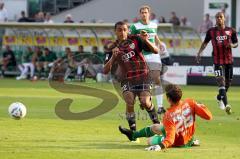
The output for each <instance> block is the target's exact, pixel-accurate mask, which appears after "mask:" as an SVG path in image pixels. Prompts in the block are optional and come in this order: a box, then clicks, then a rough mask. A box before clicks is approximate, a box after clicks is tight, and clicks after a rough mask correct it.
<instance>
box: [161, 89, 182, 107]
mask: <svg viewBox="0 0 240 159" xmlns="http://www.w3.org/2000/svg"><path fill="white" fill-rule="evenodd" d="M165 91H166V95H167V98H169V99H170V100H171V101H172V102H173V103H178V102H179V101H180V100H181V98H182V90H181V88H180V87H179V86H178V85H175V84H169V85H167V86H166V87H165Z"/></svg>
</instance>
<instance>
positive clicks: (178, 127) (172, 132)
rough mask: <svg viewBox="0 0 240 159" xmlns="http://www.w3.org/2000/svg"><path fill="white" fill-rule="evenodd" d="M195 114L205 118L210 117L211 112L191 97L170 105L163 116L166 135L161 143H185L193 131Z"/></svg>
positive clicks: (166, 144)
mask: <svg viewBox="0 0 240 159" xmlns="http://www.w3.org/2000/svg"><path fill="white" fill-rule="evenodd" d="M195 115H198V116H200V117H201V118H203V119H206V120H211V119H212V113H211V112H210V111H209V110H208V108H207V107H206V106H205V105H204V104H198V103H197V102H196V101H194V100H192V99H186V100H184V101H180V102H179V104H178V105H175V106H171V107H170V108H169V109H168V110H167V112H166V113H165V115H164V117H163V125H164V129H165V131H166V137H165V139H164V140H163V141H162V144H163V145H164V146H165V147H171V146H183V145H185V144H187V143H188V142H189V141H190V140H191V139H192V137H193V135H194V132H195V127H196V125H195V119H196V116H195Z"/></svg>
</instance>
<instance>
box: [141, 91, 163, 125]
mask: <svg viewBox="0 0 240 159" xmlns="http://www.w3.org/2000/svg"><path fill="white" fill-rule="evenodd" d="M139 101H140V104H141V106H142V107H143V108H145V109H146V111H147V112H148V114H149V117H150V119H151V120H152V122H153V124H156V123H160V122H159V120H158V115H157V112H156V109H155V107H154V105H153V103H152V101H151V93H150V92H149V91H141V92H140V94H139Z"/></svg>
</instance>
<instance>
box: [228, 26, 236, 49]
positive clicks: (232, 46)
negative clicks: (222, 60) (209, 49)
mask: <svg viewBox="0 0 240 159" xmlns="http://www.w3.org/2000/svg"><path fill="white" fill-rule="evenodd" d="M229 47H230V48H237V47H238V39H237V32H236V31H235V30H233V33H232V36H231V43H230V45H229Z"/></svg>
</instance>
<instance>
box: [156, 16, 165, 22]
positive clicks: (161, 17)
mask: <svg viewBox="0 0 240 159" xmlns="http://www.w3.org/2000/svg"><path fill="white" fill-rule="evenodd" d="M158 22H159V23H166V19H165V18H164V17H163V16H160V18H159V21H158Z"/></svg>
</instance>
